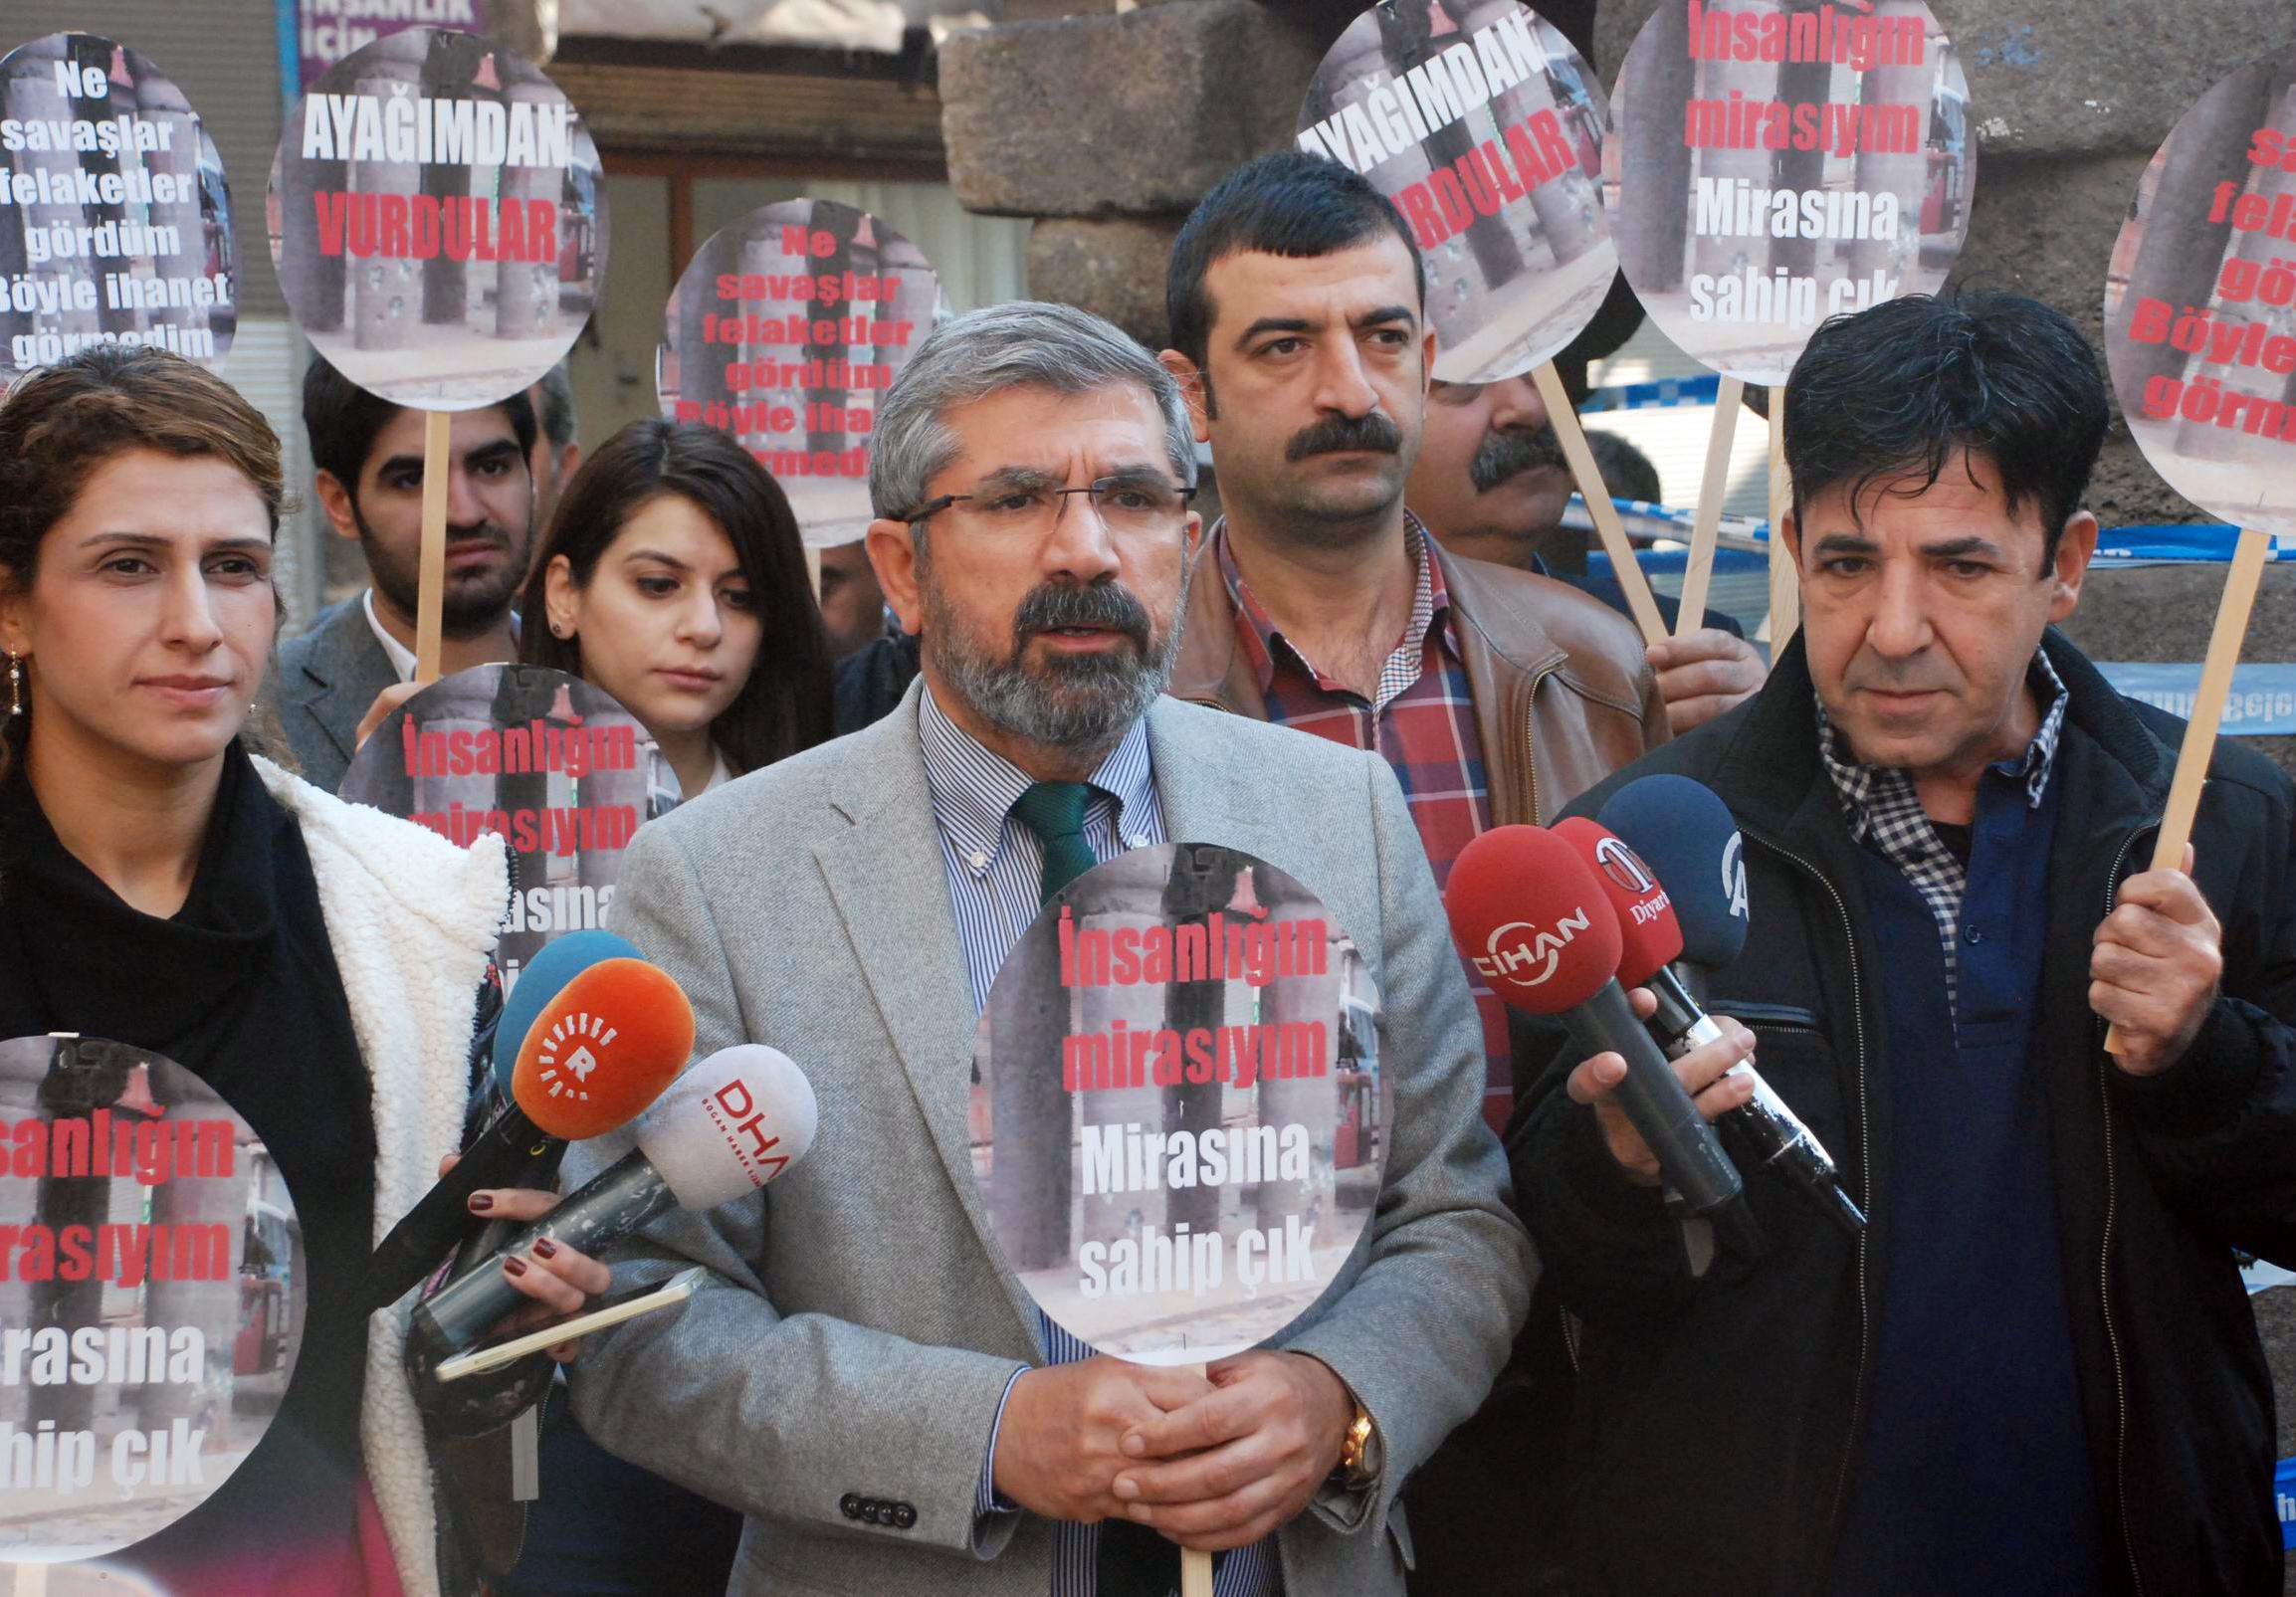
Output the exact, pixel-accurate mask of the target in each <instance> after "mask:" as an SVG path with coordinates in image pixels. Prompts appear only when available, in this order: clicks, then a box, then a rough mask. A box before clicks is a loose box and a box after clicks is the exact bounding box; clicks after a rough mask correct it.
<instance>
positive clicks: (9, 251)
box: [0, 33, 239, 391]
mask: <svg viewBox="0 0 2296 1597" xmlns="http://www.w3.org/2000/svg"><path fill="white" fill-rule="evenodd" d="M0 289H4V290H5V293H0V391H4V390H5V389H6V388H7V387H8V386H9V385H10V384H11V383H13V382H14V381H15V380H16V379H17V378H19V377H21V376H23V375H24V374H25V373H26V372H28V371H30V370H32V369H33V368H34V367H36V366H46V365H53V364H54V363H55V362H57V361H59V360H62V359H63V358H64V357H65V356H67V355H69V354H71V353H73V352H74V351H75V350H79V349H83V348H86V347H87V346H88V345H90V344H97V343H136V344H152V345H156V346H157V347H159V348H161V349H170V350H173V351H174V352H175V353H177V354H179V355H182V356H184V357H185V358H186V359H190V360H196V361H198V362H199V363H200V364H202V365H207V366H212V365H216V364H218V363H220V362H221V361H222V359H223V357H224V355H225V354H226V353H227V352H228V351H229V350H230V348H231V335H232V333H233V331H234V330H235V329H236V328H237V326H238V324H239V258H238V256H237V255H236V254H235V253H234V252H233V250H232V238H231V191H230V190H229V188H228V187H226V185H225V183H224V180H223V162H222V160H221V159H220V158H219V157H218V156H217V155H216V152H215V141H214V140H213V139H211V138H209V137H208V136H207V131H206V129H205V128H204V127H202V126H201V125H200V120H199V116H198V114H197V113H196V112H194V111H193V110H192V108H191V105H190V103H189V102H188V101H187V100H184V98H183V95H182V92H181V91H180V90H178V89H177V88H176V87H175V85H174V84H172V83H170V82H169V81H168V80H167V79H166V78H165V77H164V76H163V75H162V74H161V73H160V71H159V69H158V68H156V67H155V66H153V65H152V63H151V60H150V58H149V57H147V56H145V55H144V54H143V53H142V52H140V51H136V50H129V49H127V48H125V47H124V46H121V45H116V44H113V43H112V42H111V41H110V40H108V39H99V38H97V37H95V36H94V35H93V34H84V33H58V34H50V35H49V36H48V37H47V38H45V39H35V40H33V41H32V42H31V43H30V44H27V45H20V46H18V47H17V48H16V49H14V50H12V51H10V52H9V53H8V54H7V56H6V57H4V58H0Z"/></svg>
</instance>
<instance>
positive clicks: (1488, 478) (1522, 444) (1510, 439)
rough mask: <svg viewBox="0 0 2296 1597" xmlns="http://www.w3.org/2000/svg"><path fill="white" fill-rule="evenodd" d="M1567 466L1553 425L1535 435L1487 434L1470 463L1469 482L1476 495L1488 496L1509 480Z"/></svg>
mask: <svg viewBox="0 0 2296 1597" xmlns="http://www.w3.org/2000/svg"><path fill="white" fill-rule="evenodd" d="M1564 464H1565V463H1564V458H1563V441H1562V440H1561V439H1559V438H1557V437H1556V436H1555V429H1554V428H1553V427H1552V426H1548V427H1542V428H1540V429H1539V431H1537V432H1536V433H1486V434H1485V435H1484V437H1483V446H1482V448H1480V449H1478V450H1476V451H1475V458H1474V459H1473V460H1471V461H1469V462H1468V463H1467V479H1468V481H1469V482H1471V483H1473V484H1474V485H1475V492H1476V493H1478V494H1488V493H1490V492H1491V490H1493V489H1495V488H1497V487H1498V486H1499V485H1500V484H1501V483H1504V482H1506V481H1507V480H1508V479H1509V478H1512V477H1521V476H1522V475H1523V474H1524V473H1525V472H1531V471H1537V470H1538V469H1539V468H1540V467H1542V466H1553V467H1557V468H1560V467H1562V466H1563V465H1564Z"/></svg>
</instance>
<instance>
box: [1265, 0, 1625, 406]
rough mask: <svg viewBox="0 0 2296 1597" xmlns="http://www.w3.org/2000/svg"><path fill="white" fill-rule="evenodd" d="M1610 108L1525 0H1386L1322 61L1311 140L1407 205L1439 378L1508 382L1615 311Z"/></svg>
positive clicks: (1303, 114) (1311, 96) (1307, 131)
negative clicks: (1607, 131)
mask: <svg viewBox="0 0 2296 1597" xmlns="http://www.w3.org/2000/svg"><path fill="white" fill-rule="evenodd" d="M1608 114H1609V111H1608V105H1607V103H1606V101H1605V100H1604V98H1603V94H1602V88H1601V85H1600V84H1599V83H1597V82H1596V81H1595V78H1594V74H1593V73H1592V72H1591V71H1590V70H1589V69H1588V68H1587V65H1586V63H1585V62H1584V61H1583V60H1581V59H1580V57H1579V55H1578V52H1577V51H1575V50H1573V49H1571V48H1570V44H1569V42H1568V41H1567V40H1565V38H1564V37H1563V35H1562V34H1560V33H1558V32H1557V31H1556V30H1555V28H1554V27H1553V26H1552V25H1550V24H1549V23H1546V22H1544V21H1542V20H1541V19H1540V18H1539V17H1537V16H1536V15H1534V14H1533V13H1532V12H1531V10H1530V9H1529V8H1528V7H1526V6H1522V5H1519V4H1517V3H1516V0H1380V3H1379V4H1378V5H1375V6H1372V7H1371V8H1370V9H1368V10H1366V11H1365V12H1364V13H1363V14H1362V15H1361V16H1359V17H1357V19H1356V20H1355V21H1354V22H1353V23H1351V24H1350V25H1349V27H1348V31H1347V32H1346V33H1344V34H1342V35H1341V36H1340V39H1339V42H1338V43H1337V44H1335V45H1333V46H1332V48H1331V51H1330V52H1329V53H1328V54H1327V55H1326V56H1325V57H1324V61H1323V65H1322V66H1321V67H1319V68H1318V69H1317V70H1316V78H1315V83H1314V85H1313V87H1311V88H1310V90H1309V91H1308V98H1307V101H1306V103H1305V104H1304V105H1303V106H1302V107H1301V110H1300V135H1299V144H1300V148H1302V149H1304V150H1306V151H1308V152H1309V153H1310V154H1314V155H1326V156H1330V157H1331V158H1332V159H1334V160H1337V161H1340V162H1342V163H1343V164H1345V165H1347V166H1349V167H1352V168H1353V169H1354V170H1355V171H1357V172H1358V173H1360V174H1361V175H1362V176H1363V177H1365V178H1366V179H1368V180H1369V182H1370V183H1371V185H1372V187H1374V188H1376V189H1378V190H1379V192H1380V193H1382V194H1384V195H1386V196H1387V197H1388V198H1389V199H1391V200H1393V201H1394V202H1395V207H1396V209H1397V210H1399V211H1400V212H1401V213H1402V215H1403V220H1404V222H1405V223H1406V224H1407V225H1408V226H1409V227H1410V229H1411V233H1412V237H1413V238H1414V239H1415V240H1416V241H1417V243H1418V246H1419V254H1420V257H1421V259H1422V260H1423V261H1424V262H1425V264H1426V271H1427V317H1428V319H1429V320H1430V321H1431V322H1433V323H1434V327H1435V333H1436V354H1435V375H1436V376H1437V377H1438V378H1440V379H1442V380H1443V381H1445V382H1459V383H1479V382H1496V381H1498V380H1500V379H1502V378H1506V377H1513V376H1518V375H1520V374H1521V373H1523V372H1526V371H1529V370H1530V369H1531V368H1532V367H1534V366H1536V365H1538V364H1540V363H1541V362H1542V361H1546V360H1551V359H1553V358H1554V357H1555V355H1556V353H1557V352H1558V351H1560V350H1561V349H1562V348H1563V346H1564V345H1565V344H1567V343H1568V342H1570V340H1571V339H1573V338H1575V337H1577V336H1578V334H1579V332H1580V331H1581V330H1582V329H1583V328H1584V327H1585V326H1586V324H1587V322H1589V321H1590V320H1592V319H1593V317H1594V313H1595V312H1596V311H1597V310H1599V309H1600V308H1601V307H1602V299H1603V296H1604V295H1606V294H1607V293H1608V292H1609V290H1610V282H1611V279H1612V278H1613V277H1615V276H1616V275H1617V271H1618V256H1617V252H1616V251H1615V250H1614V249H1613V248H1612V246H1611V243H1610V228H1609V224H1608V222H1607V221H1606V220H1605V219H1604V216H1603V212H1602V196H1601V190H1600V181H1601V171H1602V135H1603V128H1604V124H1605V121H1606V119H1607V117H1608Z"/></svg>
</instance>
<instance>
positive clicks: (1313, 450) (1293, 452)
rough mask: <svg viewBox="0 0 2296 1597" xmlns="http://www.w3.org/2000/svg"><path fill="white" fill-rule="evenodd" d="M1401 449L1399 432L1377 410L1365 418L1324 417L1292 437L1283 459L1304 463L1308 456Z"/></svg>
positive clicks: (1388, 451)
mask: <svg viewBox="0 0 2296 1597" xmlns="http://www.w3.org/2000/svg"><path fill="white" fill-rule="evenodd" d="M1402 447H1403V435H1402V432H1401V431H1400V430H1399V429H1398V428H1397V427H1396V426H1395V424H1394V423H1393V422H1391V421H1389V420H1387V418H1386V417H1384V416H1382V415H1380V414H1379V413H1378V412H1377V411H1373V412H1371V414H1369V415H1368V416H1327V417H1325V418H1324V419H1323V420H1322V421H1320V422H1318V423H1316V425H1315V426H1313V427H1310V428H1307V429H1306V430H1304V431H1302V432H1299V433H1295V434H1293V435H1292V441H1291V442H1290V443H1289V444H1286V445H1285V446H1284V459H1286V460H1289V461H1304V460H1306V459H1307V458H1308V457H1309V456H1310V455H1336V454H1338V453H1339V452H1341V451H1342V450H1355V449H1367V450H1376V451H1378V452H1379V453H1380V454H1382V455H1392V454H1394V453H1395V452H1396V451H1397V450H1400V449H1401V448H1402Z"/></svg>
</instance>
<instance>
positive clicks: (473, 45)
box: [270, 28, 606, 411]
mask: <svg viewBox="0 0 2296 1597" xmlns="http://www.w3.org/2000/svg"><path fill="white" fill-rule="evenodd" d="M270 226H271V258H272V263H273V265H275V266H276V267H277V268H278V269H279V285H280V289H281V291H282V292H283V293H285V295H286V296H287V302H288V306H289V308H290V309H292V310H293V311H294V312H295V319H296V324H297V325H298V326H300V327H301V328H302V329H303V332H304V335H305V336H306V337H308V338H309V339H310V340H311V341H312V345H313V348H315V349H316V350H317V351H318V352H319V353H320V354H321V355H323V356H325V357H326V359H327V360H328V361H329V362H330V363H331V364H332V365H333V366H334V367H335V369H336V370H338V371H340V372H341V373H342V374H343V375H344V376H345V377H348V378H349V379H350V380H351V381H352V382H355V383H357V384H358V385H359V386H360V387H362V388H365V389H367V390H368V391H370V392H372V393H374V394H377V395H379V396H381V397H382V398H384V399H387V400H389V401H391V402H392V403H393V404H396V405H404V406H408V407H411V408H416V409H422V410H431V411H447V410H477V409H480V408H483V407H485V406H488V405H494V404H499V403H501V402H502V401H503V400H504V399H506V398H508V397H509V396H510V395H512V394H515V393H518V392H519V391H520V390H522V389H523V388H525V387H527V386H528V385H529V384H531V383H533V382H535V381H536V380H537V379H539V378H540V377H541V376H542V375H543V373H545V372H547V371H548V370H549V369H550V368H551V367H552V366H554V365H556V364H557V363H558V361H559V360H560V359H561V358H563V356H564V355H565V353H566V350H567V349H568V348H569V347H571V346H572V344H573V341H574V338H575V336H576V335H577V334H578V333H580V331H581V330H582V323H583V322H584V321H585V320H587V319H588V317H589V314H590V310H591V307H592V305H593V304H594V303H595V301H596V299H597V294H598V285H599V282H600V280H601V279H602V278H603V277H604V276H605V271H606V193H605V181H604V176H603V174H602V172H601V171H600V169H599V165H598V152H597V149H596V147H595V146H594V145H593V144H592V143H591V141H590V134H589V131H588V129H587V128H585V127H584V126H583V125H582V119H581V116H580V114H579V113H578V112H576V110H575V109H574V107H573V105H572V104H570V103H569V102H568V101H567V100H566V97H565V96H564V95H562V94H560V93H559V92H558V89H557V86H556V85H554V84H552V83H551V82H550V81H549V79H547V78H545V77H544V76H543V75H542V72H541V69H539V68H537V67H535V66H533V65H532V64H531V63H530V62H527V61H525V60H523V59H522V58H521V57H520V56H518V55H517V54H516V53H514V52H512V51H509V50H506V49H504V48H503V47H502V46H500V45H497V44H495V43H493V42H491V41H489V40H487V39H482V38H480V37H478V36H477V35H475V34H467V33H458V32H455V31H453V30H451V29H446V28H410V29H408V30H406V31H405V32H403V33H397V34H392V35H390V36H388V37H387V38H383V39H379V40H377V41H375V42H374V43H373V44H371V45H368V46H366V47H365V48H364V49H362V50H359V51H357V52H355V53H353V54H352V55H350V56H348V57H346V58H345V59H344V60H342V61H341V62H338V63H337V64H336V65H335V66H334V67H332V68H330V69H329V70H328V71H327V73H326V74H325V76H324V77H322V78H320V79H319V81H318V82H317V83H316V84H315V85H313V88H312V90H311V92H310V93H309V94H307V95H305V96H304V97H303V99H301V100H298V101H297V102H296V106H295V109H294V111H293V112H291V113H290V114H289V116H288V119H287V127H286V130H285V131H284V132H283V133H282V134H281V136H280V142H279V153H278V155H277V156H276V157H275V158H274V160H273V161H272V167H271V195H270Z"/></svg>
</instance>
